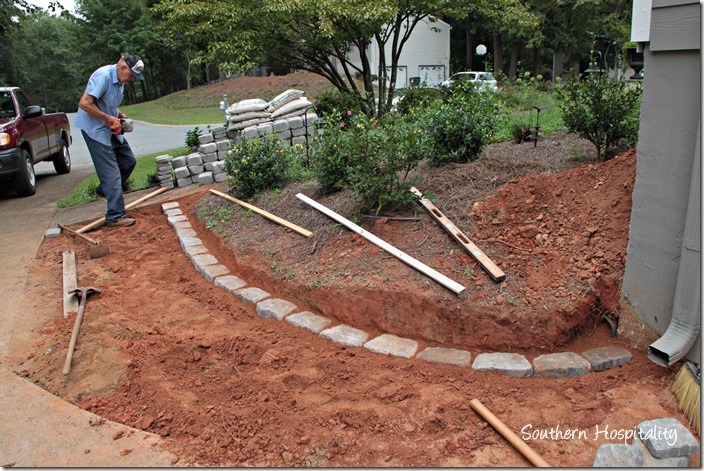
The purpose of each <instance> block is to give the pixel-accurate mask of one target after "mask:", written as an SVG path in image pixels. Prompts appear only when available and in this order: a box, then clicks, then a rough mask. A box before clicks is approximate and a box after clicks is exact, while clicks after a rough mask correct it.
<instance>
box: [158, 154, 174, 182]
mask: <svg viewBox="0 0 704 471" xmlns="http://www.w3.org/2000/svg"><path fill="white" fill-rule="evenodd" d="M172 160H173V157H171V156H170V155H168V154H165V155H160V156H159V157H157V158H156V177H157V178H158V179H159V185H160V186H163V187H166V188H173V187H174V174H173V169H172V167H171V161H172Z"/></svg>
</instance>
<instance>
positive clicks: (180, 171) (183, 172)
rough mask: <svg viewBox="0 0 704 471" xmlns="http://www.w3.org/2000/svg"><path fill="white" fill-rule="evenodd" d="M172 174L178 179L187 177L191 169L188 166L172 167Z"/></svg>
mask: <svg viewBox="0 0 704 471" xmlns="http://www.w3.org/2000/svg"><path fill="white" fill-rule="evenodd" d="M174 176H175V177H176V180H177V181H178V180H179V179H181V178H187V177H190V176H191V171H190V170H188V167H178V168H175V169H174Z"/></svg>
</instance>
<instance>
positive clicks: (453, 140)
mask: <svg viewBox="0 0 704 471" xmlns="http://www.w3.org/2000/svg"><path fill="white" fill-rule="evenodd" d="M499 117H500V107H499V102H498V99H497V97H496V95H495V94H494V93H489V92H479V91H476V90H475V89H474V86H473V85H472V84H471V83H458V84H454V85H453V87H451V89H450V92H449V95H448V98H447V101H446V102H445V103H441V102H433V103H432V104H431V105H430V106H429V107H428V109H427V111H426V112H425V119H424V121H425V124H426V129H427V132H428V134H429V136H430V138H431V139H432V142H433V146H434V152H433V153H431V154H430V155H429V157H428V162H429V163H430V164H431V165H435V166H442V165H446V164H448V163H451V162H457V163H467V162H470V161H472V160H474V159H476V158H477V157H479V155H480V154H481V152H482V150H483V149H484V146H485V145H486V144H487V142H489V141H490V140H491V137H492V134H493V133H494V131H495V129H496V124H497V122H498V119H499Z"/></svg>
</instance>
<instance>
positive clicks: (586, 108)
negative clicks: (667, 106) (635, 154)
mask: <svg viewBox="0 0 704 471" xmlns="http://www.w3.org/2000/svg"><path fill="white" fill-rule="evenodd" d="M641 93H642V89H641V87H640V85H639V84H636V85H634V84H630V83H629V82H625V81H622V80H615V79H613V78H611V77H608V76H606V75H598V74H590V75H588V76H587V77H586V78H584V79H583V80H582V81H577V80H571V81H569V82H568V83H567V84H565V85H564V86H563V87H560V88H559V89H558V96H559V98H560V101H561V105H560V108H561V109H562V119H563V121H564V123H565V126H567V128H568V129H569V130H570V131H572V132H575V133H578V134H579V135H580V136H581V137H582V138H584V139H587V140H588V141H589V142H591V143H592V144H593V145H594V150H595V158H596V161H597V162H601V161H604V160H606V159H608V158H610V157H611V156H610V154H609V152H610V151H611V150H612V149H613V148H614V147H616V146H618V145H629V146H630V145H633V144H634V143H635V142H636V141H637V139H638V125H639V122H638V118H639V116H638V114H639V110H640V98H641Z"/></svg>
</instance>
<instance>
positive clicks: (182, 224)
mask: <svg viewBox="0 0 704 471" xmlns="http://www.w3.org/2000/svg"><path fill="white" fill-rule="evenodd" d="M171 227H173V228H174V230H176V231H177V232H178V230H179V229H193V226H191V223H190V222H189V221H179V222H175V223H174V224H173V225H172V226H171Z"/></svg>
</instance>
